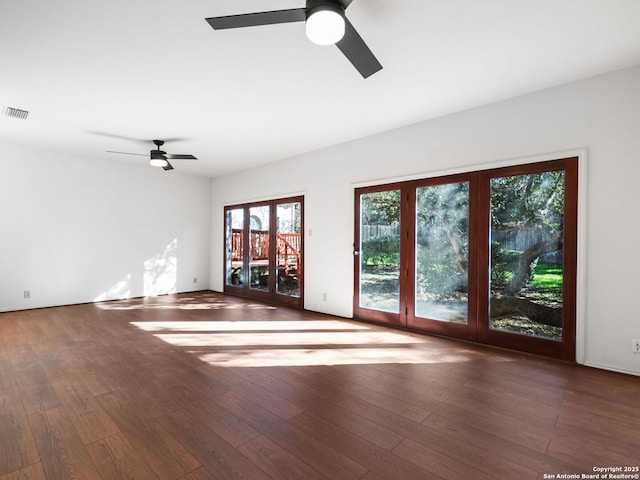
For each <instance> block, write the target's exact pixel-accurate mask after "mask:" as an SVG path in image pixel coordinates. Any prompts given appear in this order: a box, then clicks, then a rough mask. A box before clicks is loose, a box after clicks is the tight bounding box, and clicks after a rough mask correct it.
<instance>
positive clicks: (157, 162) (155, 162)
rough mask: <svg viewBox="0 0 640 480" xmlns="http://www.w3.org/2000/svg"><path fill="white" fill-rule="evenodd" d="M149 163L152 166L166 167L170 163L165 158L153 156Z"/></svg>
mask: <svg viewBox="0 0 640 480" xmlns="http://www.w3.org/2000/svg"><path fill="white" fill-rule="evenodd" d="M149 163H150V164H151V166H152V167H166V166H167V165H168V164H169V162H167V160H166V159H165V158H152V159H151V160H149Z"/></svg>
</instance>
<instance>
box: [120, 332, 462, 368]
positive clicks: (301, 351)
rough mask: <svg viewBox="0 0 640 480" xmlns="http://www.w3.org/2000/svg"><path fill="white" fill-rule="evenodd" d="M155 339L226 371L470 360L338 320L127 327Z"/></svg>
mask: <svg viewBox="0 0 640 480" xmlns="http://www.w3.org/2000/svg"><path fill="white" fill-rule="evenodd" d="M131 324H132V325H134V326H135V327H137V328H139V329H141V330H144V331H146V332H149V333H151V334H153V335H154V336H155V337H156V338H158V339H160V340H162V341H164V342H166V343H168V344H170V345H173V346H176V347H180V348H183V349H185V350H186V351H188V352H190V353H192V354H194V355H196V356H197V357H198V358H199V359H201V360H202V361H203V362H206V363H208V364H211V365H216V366H225V367H273V366H310V365H358V364H382V363H405V364H430V363H458V362H468V361H472V360H473V357H474V355H473V352H471V351H469V350H468V349H466V348H464V347H463V346H461V347H460V348H457V349H452V348H451V347H447V348H446V349H443V348H439V347H438V346H437V345H434V344H433V340H432V339H430V338H429V337H426V336H423V335H417V334H413V333H408V332H400V331H394V330H385V329H382V328H377V327H371V326H367V325H359V324H357V323H356V322H349V321H339V320H317V321H316V320H302V321H235V322H233V321H220V322H215V321H202V322H198V321H184V322H180V321H174V322H162V321H152V322H132V323H131Z"/></svg>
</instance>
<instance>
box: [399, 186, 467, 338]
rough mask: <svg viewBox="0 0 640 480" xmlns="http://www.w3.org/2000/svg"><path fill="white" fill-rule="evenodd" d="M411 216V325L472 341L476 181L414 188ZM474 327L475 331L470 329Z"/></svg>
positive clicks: (408, 311) (409, 322)
mask: <svg viewBox="0 0 640 480" xmlns="http://www.w3.org/2000/svg"><path fill="white" fill-rule="evenodd" d="M410 192H411V193H410V195H409V197H408V198H409V202H410V207H411V208H410V216H411V217H412V225H413V226H414V231H413V232H410V235H409V239H413V241H412V242H411V243H410V244H409V242H407V243H408V245H407V247H408V248H409V250H410V253H411V258H412V260H413V263H412V265H411V266H410V268H409V270H408V273H409V274H410V275H411V276H412V283H411V285H410V287H411V288H410V290H409V294H410V296H409V301H410V304H409V306H408V307H409V308H408V309H407V324H408V326H409V327H411V328H415V329H418V330H426V331H430V332H433V333H438V334H440V335H447V336H451V337H458V338H465V339H470V338H472V337H473V334H472V332H473V331H474V327H475V313H476V312H475V300H476V298H475V296H473V295H471V296H470V295H469V289H470V286H471V285H472V284H473V277H474V272H475V263H476V251H475V249H472V248H470V243H471V241H472V236H473V235H474V234H475V225H476V222H475V215H473V216H472V215H471V209H472V205H471V179H470V177H468V176H464V175H462V176H455V177H444V178H438V179H432V180H428V181H422V182H412V185H411V187H410ZM470 326H471V328H470Z"/></svg>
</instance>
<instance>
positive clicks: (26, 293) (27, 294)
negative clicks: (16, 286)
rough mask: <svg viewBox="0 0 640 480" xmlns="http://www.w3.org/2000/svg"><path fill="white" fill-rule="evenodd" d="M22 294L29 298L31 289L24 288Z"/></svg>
mask: <svg viewBox="0 0 640 480" xmlns="http://www.w3.org/2000/svg"><path fill="white" fill-rule="evenodd" d="M22 294H23V295H24V298H31V290H25V291H24V292H22Z"/></svg>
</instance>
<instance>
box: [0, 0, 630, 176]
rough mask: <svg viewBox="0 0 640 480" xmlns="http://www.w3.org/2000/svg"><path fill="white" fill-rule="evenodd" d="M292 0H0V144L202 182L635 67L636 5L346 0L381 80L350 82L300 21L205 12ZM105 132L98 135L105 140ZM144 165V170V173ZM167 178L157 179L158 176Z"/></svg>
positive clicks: (581, 0)
mask: <svg viewBox="0 0 640 480" xmlns="http://www.w3.org/2000/svg"><path fill="white" fill-rule="evenodd" d="M303 6H304V0H213V1H211V0H188V1H186V0H109V1H103V2H91V1H87V0H58V1H55V2H53V1H49V0H20V1H12V0H0V108H2V107H6V106H10V107H16V108H22V109H26V110H29V111H30V115H29V118H28V119H27V120H17V119H13V118H8V117H6V116H3V115H2V116H0V140H2V141H8V142H16V143H28V144H31V145H34V146H36V147H38V148H45V149H48V150H53V151H60V152H68V153H72V154H77V155H81V156H83V157H93V158H99V159H105V160H108V161H112V162H134V163H138V164H141V165H143V164H145V163H146V162H147V160H146V159H145V158H144V157H142V156H130V155H116V154H110V153H106V152H105V151H106V150H115V151H126V152H137V153H141V154H145V153H148V150H150V149H151V148H152V147H153V145H151V144H150V143H141V142H136V141H133V140H127V139H126V138H118V136H120V137H129V138H134V139H149V140H151V139H154V138H160V139H164V138H170V137H179V138H182V139H183V140H181V141H176V142H173V143H169V144H167V145H166V150H167V151H168V152H169V153H193V154H195V155H196V156H197V157H198V158H199V160H198V161H195V162H189V161H175V162H174V166H175V167H176V171H178V170H179V171H183V172H187V173H193V174H199V175H208V176H215V175H220V174H224V173H227V172H231V171H235V170H241V169H246V168H250V167H251V166H254V165H257V164H261V163H266V162H270V161H274V160H278V159H282V158H286V157H291V156H294V155H297V154H301V153H304V152H308V151H311V150H316V149H319V148H322V147H325V146H329V145H334V144H337V143H341V142H344V141H348V140H351V139H355V138H359V137H363V136H367V135H371V134H374V133H378V132H381V131H385V130H389V129H392V128H395V127H399V126H403V125H407V124H411V123H415V122H418V121H421V120H425V119H429V118H434V117H438V116H442V115H446V114H449V113H453V112H456V111H460V110H464V109H468V108H472V107H475V106H479V105H482V104H486V103H491V102H494V101H498V100H501V99H505V98H509V97H513V96H517V95H520V94H523V93H527V92H531V91H534V90H539V89H541V88H545V87H549V86H553V85H557V84H562V83H566V82H570V81H573V80H577V79H580V78H585V77H589V76H593V75H597V74H600V73H604V72H607V71H612V70H617V69H620V68H624V67H628V66H632V65H637V64H640V26H639V23H638V22H639V19H640V1H639V0H355V1H354V2H353V3H352V4H351V6H350V7H349V9H348V10H347V16H348V18H349V19H350V21H351V23H352V24H353V25H354V26H355V28H356V29H357V30H358V31H359V33H360V34H361V36H362V37H363V38H364V40H365V41H366V42H367V44H368V45H369V47H370V48H371V49H372V51H373V52H374V53H375V55H376V56H377V57H378V59H379V60H380V62H381V63H382V65H383V66H384V69H383V70H382V71H380V72H378V73H376V74H375V75H373V76H371V77H370V78H368V79H366V80H365V79H363V78H362V77H361V76H360V75H359V74H358V72H357V71H356V70H355V69H354V68H353V67H352V66H351V64H350V63H349V62H348V61H347V59H346V58H345V57H344V56H343V55H342V53H341V52H340V51H339V50H338V49H337V48H336V47H334V46H330V47H320V46H317V45H314V44H312V43H310V42H309V41H308V40H307V39H306V37H305V34H304V24H303V23H293V24H281V25H273V26H264V27H253V28H242V29H234V30H222V31H214V30H213V29H212V28H211V27H210V26H209V25H208V23H207V22H205V20H204V19H205V18H206V17H212V16H219V15H231V14H237V13H248V12H258V11H264V10H278V9H285V8H299V7H303ZM108 135H112V136H108ZM149 168H151V167H149ZM167 174H168V175H169V174H171V173H170V172H169V173H167Z"/></svg>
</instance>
